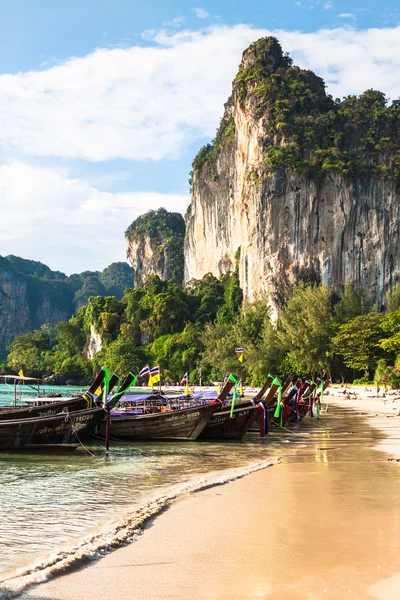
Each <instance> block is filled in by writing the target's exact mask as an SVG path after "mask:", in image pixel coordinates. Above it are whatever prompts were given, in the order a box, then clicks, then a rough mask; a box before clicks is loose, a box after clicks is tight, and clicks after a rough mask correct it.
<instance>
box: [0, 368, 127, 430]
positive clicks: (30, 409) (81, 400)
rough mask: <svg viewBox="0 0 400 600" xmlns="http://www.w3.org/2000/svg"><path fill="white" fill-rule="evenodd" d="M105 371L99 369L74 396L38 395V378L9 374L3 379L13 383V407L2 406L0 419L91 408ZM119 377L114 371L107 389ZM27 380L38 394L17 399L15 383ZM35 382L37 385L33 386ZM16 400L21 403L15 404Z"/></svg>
mask: <svg viewBox="0 0 400 600" xmlns="http://www.w3.org/2000/svg"><path fill="white" fill-rule="evenodd" d="M104 376H105V371H104V369H101V370H100V371H99V374H98V375H97V376H96V378H95V379H94V381H93V382H92V384H91V385H90V387H89V389H88V390H87V391H86V392H83V393H82V394H79V395H78V396H74V397H68V398H63V397H49V396H47V397H46V396H40V395H39V394H40V387H39V384H40V381H41V380H40V379H36V378H34V377H20V376H16V375H15V376H14V375H9V376H5V379H9V380H10V379H11V380H12V381H13V383H14V408H9V407H2V409H1V410H0V421H6V420H7V421H9V420H16V419H33V418H37V419H39V418H42V417H54V416H55V415H57V414H59V413H61V412H64V413H65V412H75V411H78V410H85V409H88V408H91V407H92V405H93V402H95V401H96V397H95V395H94V394H95V392H96V390H97V389H98V388H101V389H103V383H104ZM118 379H119V377H118V376H117V375H116V374H115V373H114V374H113V375H112V377H111V378H110V382H109V391H111V389H112V388H113V387H114V386H115V384H116V383H117V381H118ZM21 382H22V383H24V382H29V387H30V389H34V390H35V391H36V392H37V393H38V395H37V397H36V398H21V399H19V400H17V384H18V383H21ZM35 384H37V387H34V386H35ZM17 402H20V403H21V405H20V406H17Z"/></svg>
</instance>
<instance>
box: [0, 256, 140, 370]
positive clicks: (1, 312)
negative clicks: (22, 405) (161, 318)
mask: <svg viewBox="0 0 400 600" xmlns="http://www.w3.org/2000/svg"><path fill="white" fill-rule="evenodd" d="M132 279H133V271H132V268H131V267H130V266H129V265H128V264H127V263H122V262H119V263H112V264H111V265H109V267H107V268H106V269H104V271H102V272H98V271H85V272H84V273H81V274H75V275H71V276H70V277H67V275H65V274H64V273H61V272H59V271H52V270H51V269H49V267H47V266H46V265H44V264H42V263H40V262H37V261H33V260H28V259H23V258H20V257H18V256H12V255H11V256H7V257H2V256H0V359H2V358H3V356H4V355H5V354H6V353H7V348H8V346H9V344H10V343H11V342H12V341H13V339H14V338H15V337H16V336H18V335H22V334H25V333H29V332H32V331H33V330H34V329H39V328H40V327H41V326H42V325H44V324H45V323H47V324H49V325H50V326H51V327H53V326H54V325H56V324H57V323H59V322H60V321H65V320H67V319H69V318H70V317H71V316H72V315H73V314H74V312H75V311H76V310H77V309H78V308H79V307H80V306H83V305H85V304H87V303H88V299H89V297H90V296H97V295H101V296H109V295H115V296H116V297H117V298H119V299H120V298H122V295H123V293H124V290H125V289H126V288H128V287H131V286H132Z"/></svg>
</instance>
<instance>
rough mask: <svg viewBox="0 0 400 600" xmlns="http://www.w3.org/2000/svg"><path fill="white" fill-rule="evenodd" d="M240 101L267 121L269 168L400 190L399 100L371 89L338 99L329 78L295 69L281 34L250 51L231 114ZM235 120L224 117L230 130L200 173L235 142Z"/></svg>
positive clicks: (210, 148)
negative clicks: (364, 179)
mask: <svg viewBox="0 0 400 600" xmlns="http://www.w3.org/2000/svg"><path fill="white" fill-rule="evenodd" d="M236 98H237V99H238V100H239V102H240V103H241V104H242V105H244V104H245V103H246V102H247V106H246V110H248V111H251V112H252V113H253V116H254V118H255V119H257V120H260V119H262V120H263V129H264V139H263V140H262V143H263V145H264V148H265V152H264V167H265V169H273V168H277V167H289V168H291V169H293V170H294V171H295V172H300V173H303V174H306V175H308V176H312V177H314V178H322V177H323V176H324V175H325V173H326V172H327V171H335V172H337V173H339V174H341V175H342V176H345V177H352V178H355V177H358V176H363V175H368V176H370V175H373V176H377V177H382V178H384V179H387V180H389V181H391V182H394V183H395V184H396V185H400V149H399V145H400V101H399V100H395V101H393V102H392V103H391V104H389V102H388V100H387V98H386V97H385V95H384V94H383V93H381V92H379V91H376V90H372V89H369V90H367V91H365V92H364V93H363V94H361V95H360V96H348V97H346V98H344V100H343V101H340V100H339V99H336V100H333V98H332V97H331V96H330V95H327V94H326V92H325V83H324V81H323V80H322V79H321V78H320V77H317V76H316V75H315V74H314V73H313V72H312V71H308V70H304V69H300V68H299V67H297V66H295V65H293V62H292V60H291V59H290V57H289V56H288V55H287V54H285V53H283V52H282V48H281V46H280V44H279V42H278V40H277V39H276V38H274V37H266V38H261V39H260V40H257V41H256V42H254V43H253V44H251V45H250V47H249V48H248V49H247V50H246V52H245V57H244V61H243V62H242V63H241V65H240V67H239V71H238V73H237V75H236V78H235V81H234V93H233V98H232V99H231V100H230V101H228V109H227V111H226V114H227V115H230V114H231V112H230V110H229V109H230V106H231V103H232V102H234V101H235V99H236ZM231 119H232V118H231V117H229V118H228V117H226V118H225V119H223V120H222V121H221V125H222V124H224V123H225V125H224V127H225V130H224V131H222V133H221V134H219V132H218V133H217V136H216V138H215V140H213V142H212V143H211V144H206V145H205V146H203V148H201V150H200V151H199V153H198V155H197V156H196V158H195V160H194V161H193V171H194V172H199V171H201V170H202V169H203V168H207V169H208V171H210V169H212V167H213V165H214V164H215V158H216V156H217V153H218V152H219V150H220V148H221V147H226V146H227V144H228V143H229V141H230V137H228V136H227V131H230V129H229V125H226V123H229V121H230V120H231ZM220 129H221V127H220ZM219 131H220V130H219ZM224 133H225V135H224Z"/></svg>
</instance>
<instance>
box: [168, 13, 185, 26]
mask: <svg viewBox="0 0 400 600" xmlns="http://www.w3.org/2000/svg"><path fill="white" fill-rule="evenodd" d="M185 21H186V17H184V16H183V15H178V16H177V17H174V18H173V19H171V20H170V21H165V23H164V25H166V26H167V27H168V25H172V26H173V27H180V26H181V25H183V23H184V22H185Z"/></svg>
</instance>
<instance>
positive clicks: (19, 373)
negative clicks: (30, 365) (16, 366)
mask: <svg viewBox="0 0 400 600" xmlns="http://www.w3.org/2000/svg"><path fill="white" fill-rule="evenodd" d="M18 375H19V376H20V377H23V376H24V372H23V370H22V369H20V370H19V371H18Z"/></svg>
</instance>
